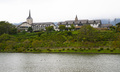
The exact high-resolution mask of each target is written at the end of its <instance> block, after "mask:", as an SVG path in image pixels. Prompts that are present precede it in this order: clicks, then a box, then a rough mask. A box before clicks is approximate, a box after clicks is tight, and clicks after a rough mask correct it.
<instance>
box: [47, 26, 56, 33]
mask: <svg viewBox="0 0 120 72" xmlns="http://www.w3.org/2000/svg"><path fill="white" fill-rule="evenodd" d="M45 29H46V32H52V31H55V30H54V28H53V26H49V27H46V28H45Z"/></svg>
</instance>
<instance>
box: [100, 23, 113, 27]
mask: <svg viewBox="0 0 120 72" xmlns="http://www.w3.org/2000/svg"><path fill="white" fill-rule="evenodd" d="M110 26H113V25H112V24H101V27H110Z"/></svg>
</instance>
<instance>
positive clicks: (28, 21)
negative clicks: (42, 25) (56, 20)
mask: <svg viewBox="0 0 120 72" xmlns="http://www.w3.org/2000/svg"><path fill="white" fill-rule="evenodd" d="M27 23H28V24H32V23H33V19H32V17H31V12H30V10H29V16H28V18H27Z"/></svg>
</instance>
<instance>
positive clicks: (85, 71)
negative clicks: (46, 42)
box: [0, 53, 120, 72]
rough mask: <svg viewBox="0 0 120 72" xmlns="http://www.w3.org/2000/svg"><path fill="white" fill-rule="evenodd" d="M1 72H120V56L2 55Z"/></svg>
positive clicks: (0, 55)
mask: <svg viewBox="0 0 120 72" xmlns="http://www.w3.org/2000/svg"><path fill="white" fill-rule="evenodd" d="M0 72H120V55H113V54H75V53H73V54H70V53H38V54H34V53H0Z"/></svg>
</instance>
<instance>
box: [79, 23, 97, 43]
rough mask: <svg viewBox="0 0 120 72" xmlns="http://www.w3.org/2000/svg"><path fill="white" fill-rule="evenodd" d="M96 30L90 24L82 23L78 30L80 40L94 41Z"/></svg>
mask: <svg viewBox="0 0 120 72" xmlns="http://www.w3.org/2000/svg"><path fill="white" fill-rule="evenodd" d="M97 37H98V32H97V30H96V29H95V28H93V27H91V26H90V25H84V26H82V27H81V29H80V32H79V38H80V40H82V41H96V40H97Z"/></svg>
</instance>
